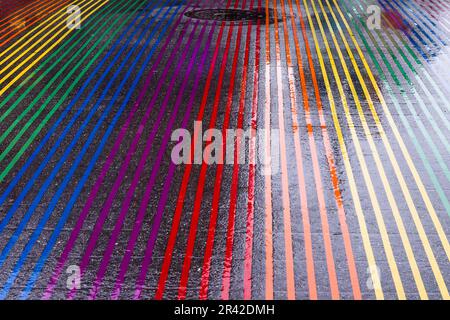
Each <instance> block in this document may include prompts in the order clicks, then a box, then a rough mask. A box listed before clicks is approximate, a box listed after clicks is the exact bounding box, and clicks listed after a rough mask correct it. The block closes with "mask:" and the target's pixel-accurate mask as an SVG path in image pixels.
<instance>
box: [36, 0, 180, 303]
mask: <svg viewBox="0 0 450 320" xmlns="http://www.w3.org/2000/svg"><path fill="white" fill-rule="evenodd" d="M170 4H172V2H170V3H169V4H168V5H169V6H168V7H167V9H166V10H165V11H164V14H163V16H162V17H161V18H160V19H161V20H159V21H158V23H157V24H156V25H155V26H154V27H153V28H151V29H152V32H151V34H150V35H149V36H147V38H146V41H145V44H144V46H143V47H142V49H141V50H140V51H139V53H138V54H137V57H136V58H135V59H134V61H133V63H132V64H131V67H129V70H128V72H127V74H126V75H125V78H124V79H123V80H122V82H121V83H120V85H119V87H118V89H117V90H116V92H115V94H114V97H113V99H112V100H111V102H110V103H109V104H108V107H107V108H110V107H111V106H112V104H113V103H114V101H115V100H116V99H117V97H118V95H119V93H120V91H121V90H122V88H123V86H124V84H125V82H126V80H127V79H128V78H129V77H130V75H131V72H132V71H133V69H134V67H135V66H136V64H137V62H138V61H139V59H140V57H141V56H142V54H143V53H144V52H145V49H146V47H147V46H148V44H149V43H150V41H151V40H152V38H153V37H154V36H155V34H156V32H157V31H158V28H160V27H161V24H162V23H163V21H164V19H165V18H167V16H168V15H169V12H170V11H171V8H172V7H171V6H170ZM163 8H165V7H164V6H161V7H160V9H158V12H157V13H155V16H154V17H159V15H160V14H161V11H162V10H163ZM179 10H180V6H176V10H175V11H174V12H173V13H172V14H170V17H169V18H168V21H167V23H166V24H165V25H164V26H163V27H162V28H161V29H160V33H159V35H158V37H157V39H156V41H155V42H154V44H153V45H152V47H151V50H150V52H149V53H148V55H147V56H146V58H145V61H144V63H143V65H142V66H141V68H140V69H139V71H138V76H137V77H135V78H134V81H133V83H132V85H131V86H130V87H129V89H128V91H127V95H126V97H125V100H124V101H123V103H122V104H121V106H120V107H119V110H118V112H117V114H116V115H115V117H114V119H113V121H112V122H111V123H110V125H109V127H108V129H107V131H106V133H105V135H104V136H103V137H102V139H101V141H100V144H99V147H98V148H97V150H96V153H95V155H94V158H93V159H95V160H92V161H91V162H90V165H89V167H88V168H87V170H86V171H85V174H84V175H83V178H82V180H80V183H79V184H78V185H77V190H76V192H75V193H74V194H73V195H72V197H71V206H73V204H74V202H75V201H76V198H77V197H78V195H79V193H80V192H81V189H82V186H83V185H84V183H85V182H86V180H87V178H88V177H89V174H90V172H91V171H92V169H93V167H94V166H95V162H96V160H97V159H98V157H99V156H100V154H101V151H102V150H103V148H104V147H105V144H106V142H107V139H108V138H109V136H110V134H111V132H112V131H113V129H114V127H115V125H116V123H117V121H118V120H119V118H120V116H121V114H122V112H123V111H124V109H125V107H126V104H127V102H128V101H129V99H130V98H131V95H132V94H133V91H134V89H135V88H136V86H137V84H138V82H139V79H140V76H141V75H142V74H143V72H144V69H145V66H146V65H147V64H148V62H149V61H150V58H151V57H152V56H153V54H154V52H155V50H156V49H157V48H158V45H159V43H160V42H161V40H162V37H163V36H164V35H165V33H166V31H167V28H168V27H169V26H170V25H171V23H172V21H173V19H174V18H175V17H176V15H177V13H178V11H179ZM149 13H151V11H148V13H147V15H148V14H149ZM145 20H146V18H144V19H143V20H142V21H145ZM151 20H153V19H151ZM150 24H151V22H150ZM146 29H148V27H146ZM143 36H144V33H143V34H141V36H140V38H142V37H143ZM137 43H139V41H138V42H137ZM131 53H132V51H131V52H130V54H131ZM130 54H129V55H130ZM125 61H126V60H125ZM125 61H124V62H125ZM101 121H103V120H102V119H101ZM100 124H101V122H99V123H98V124H97V126H96V127H97V129H98V126H99V125H100ZM95 131H96V130H95ZM95 131H93V132H92V133H91V135H90V138H89V143H88V144H87V147H85V148H84V149H83V150H82V152H81V153H80V154H79V155H78V157H77V159H76V160H75V163H74V165H73V166H72V172H73V171H75V170H76V167H77V166H78V165H79V163H80V162H81V160H82V157H83V155H84V153H85V152H86V151H87V148H88V147H89V144H90V143H91V142H92V139H93V138H94V135H93V134H95ZM70 177H71V176H70V175H68V176H66V178H65V181H64V182H65V183H66V185H67V183H68V182H69V180H70ZM64 188H65V186H64ZM64 188H63V189H61V188H60V189H59V190H58V193H59V194H57V199H58V198H59V197H60V195H61V193H62V191H63V190H64ZM70 209H71V207H70V208H67V207H66V210H69V211H70ZM75 240H76V239H73V241H75ZM68 245H71V244H70V243H69V244H66V247H67V246H68ZM65 252H67V251H65ZM67 254H68V252H67ZM66 258H67V256H64V255H63V256H61V259H60V261H61V260H62V259H66ZM62 267H63V265H61V264H60V262H59V263H58V265H57V267H56V269H55V271H54V274H53V277H52V279H51V281H50V283H49V284H48V286H47V290H46V294H45V295H44V298H49V297H50V296H51V292H52V290H53V288H54V286H55V284H56V282H57V280H58V277H59V275H60V272H61V269H62ZM83 271H84V270H83ZM72 294H74V291H72V292H71V293H69V295H68V298H70V297H71V295H72Z"/></svg>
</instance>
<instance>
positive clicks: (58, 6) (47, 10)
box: [0, 0, 70, 46]
mask: <svg viewBox="0 0 450 320" xmlns="http://www.w3.org/2000/svg"><path fill="white" fill-rule="evenodd" d="M69 2H70V0H67V1H66V0H65V1H63V2H61V3H59V4H57V3H54V4H52V5H50V6H49V7H48V8H45V12H41V13H40V14H38V16H37V19H32V20H31V21H29V22H28V23H27V25H26V26H25V28H23V29H20V30H15V29H11V30H9V31H8V32H7V33H5V34H3V35H2V36H0V40H2V39H4V38H5V37H6V36H8V35H9V34H11V33H12V34H11V35H10V36H9V37H8V38H6V39H4V40H3V41H2V42H1V43H0V46H4V45H5V44H7V43H8V42H9V41H11V40H12V39H14V38H15V37H17V36H18V35H20V34H21V33H22V32H24V31H25V30H26V29H29V28H30V27H31V26H33V25H34V24H36V23H38V22H39V21H41V20H43V19H46V18H48V16H49V15H50V14H51V13H52V12H55V11H57V10H59V9H61V8H62V7H63V6H64V5H67V4H68V3H69ZM52 6H55V7H53V8H52ZM43 9H44V8H42V7H39V8H37V9H35V10H34V11H33V12H32V13H30V15H33V14H35V12H37V11H43ZM14 31H16V32H14Z"/></svg>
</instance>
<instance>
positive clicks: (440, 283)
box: [319, 0, 450, 299]
mask: <svg viewBox="0 0 450 320" xmlns="http://www.w3.org/2000/svg"><path fill="white" fill-rule="evenodd" d="M319 1H321V0H319ZM326 1H327V3H328V6H329V8H330V10H332V8H331V6H330V4H329V2H328V0H326ZM333 1H334V3H335V5H336V7H337V8H338V10H339V12H340V15H341V17H342V19H343V21H344V23H345V25H346V27H347V30H348V31H349V33H350V35H351V39H352V40H353V42H354V44H355V46H356V48H357V50H358V54H359V56H360V57H361V60H362V61H363V63H364V66H365V68H366V70H367V73H368V74H369V77H370V81H371V82H372V85H373V87H374V88H375V91H376V93H377V96H378V98H379V100H380V102H381V105H382V107H383V111H384V112H385V114H386V116H387V119H388V122H389V124H390V126H391V128H392V131H393V133H394V135H395V137H396V139H397V141H398V143H399V145H400V148H401V150H402V154H403V156H404V157H405V159H406V162H407V164H408V167H409V169H410V170H411V172H412V174H413V176H414V179H415V181H416V184H417V186H418V188H419V191H420V193H421V195H422V198H423V200H424V202H425V205H426V206H427V210H428V212H429V214H430V217H431V219H432V221H433V223H434V226H435V228H436V230H437V232H438V235H439V238H440V240H441V242H442V245H443V247H444V250H445V252H446V254H447V258H448V259H450V255H449V254H450V248H449V243H448V240H447V237H446V235H445V232H444V230H443V228H442V225H441V223H440V221H439V219H438V217H437V215H436V212H435V210H434V207H433V205H432V204H431V201H430V199H429V196H428V194H427V192H426V189H425V186H424V185H423V183H422V180H421V178H420V176H419V174H418V172H417V169H416V168H415V166H414V163H413V161H412V159H411V156H410V154H409V152H408V149H407V148H406V145H405V143H404V141H403V139H402V137H401V135H400V133H399V131H398V128H397V126H396V124H395V121H394V120H393V118H392V115H391V113H390V111H389V108H388V107H387V105H386V102H385V100H384V97H383V94H382V93H381V90H380V88H379V87H378V84H377V83H376V80H375V78H374V76H373V74H372V72H371V70H370V67H369V65H368V64H367V61H366V59H365V58H364V55H363V53H362V51H361V49H360V47H359V45H358V43H357V42H356V40H355V37H354V35H353V33H351V30H350V28H349V26H348V24H347V21H346V20H345V17H344V16H343V14H342V11H341V10H340V8H339V5H338V4H337V2H336V0H333ZM331 12H332V14H333V15H334V13H333V11H331ZM335 21H336V20H335ZM337 26H338V28H339V31H340V32H341V33H342V30H341V29H340V25H339V23H337ZM343 40H344V43H345V45H346V47H347V51H348V52H349V55H351V60H352V63H353V64H354V65H355V64H356V62H355V59H354V56H353V55H352V53H351V50H350V48H349V46H348V43H347V41H346V40H345V38H343ZM355 71H356V72H357V74H358V77H361V73H360V72H359V69H357V68H355ZM363 90H364V92H365V93H366V92H367V95H368V90H367V87H366V86H365V85H364V86H363ZM369 107H370V109H371V111H372V114H373V117H374V119H375V122H376V125H377V127H378V129H379V130H380V133H381V138H382V139H383V143H384V144H385V147H386V150H387V152H388V156H389V158H390V160H391V163H392V165H393V167H394V171H395V173H396V176H397V178H398V179H399V182H400V187H401V188H402V192H403V194H404V196H405V198H406V202H407V205H408V208H409V209H410V211H411V215H412V218H413V220H414V224H415V225H416V228H417V231H418V233H419V237H420V239H421V241H422V244H423V246H424V249H425V253H426V255H427V258H428V260H429V262H430V265H431V268H432V270H433V273H434V276H435V278H436V281H437V283H438V286H439V290H440V292H441V294H442V297H443V298H444V299H449V298H450V296H449V293H448V290H447V287H446V284H445V281H444V279H443V277H442V274H441V271H440V268H439V265H438V264H437V262H436V259H435V256H434V254H433V250H432V249H431V245H430V243H429V241H428V237H427V235H426V232H425V230H424V228H423V225H422V222H421V220H420V217H419V214H418V212H417V209H416V207H415V205H414V202H413V200H412V197H411V194H410V193H409V190H408V187H407V185H406V182H405V180H404V178H403V175H402V173H401V171H400V168H399V166H398V163H397V161H396V160H395V156H394V153H393V151H392V148H391V147H390V144H389V140H388V139H387V137H386V134H385V132H384V130H383V127H382V125H381V122H380V119H379V118H378V115H377V113H376V110H375V108H374V106H373V103H372V101H369ZM419 276H420V275H419ZM423 290H424V289H423ZM419 293H420V294H421V296H422V294H423V292H422V293H421V292H420V287H419Z"/></svg>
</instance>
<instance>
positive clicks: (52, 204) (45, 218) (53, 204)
mask: <svg viewBox="0 0 450 320" xmlns="http://www.w3.org/2000/svg"><path fill="white" fill-rule="evenodd" d="M161 10H162V7H161ZM169 10H170V9H168V10H167V11H166V12H165V14H167V13H168V11H169ZM173 17H174V15H172V16H171V19H173ZM161 23H162V21H160V22H159V23H158V24H161ZM169 23H170V22H169ZM165 28H167V25H166V26H165ZM156 29H157V26H155V29H154V31H153V32H155V30H156ZM164 30H165V29H164ZM141 37H142V34H141ZM151 38H152V35H150V36H149V38H148V39H147V41H150V39H151ZM160 40H161V34H160V37H159V38H158V39H157V42H156V43H155V45H157V44H158V43H159V41H160ZM145 47H146V46H144V47H143V48H142V49H141V50H140V52H139V53H138V55H137V57H136V58H135V60H134V62H133V63H132V64H131V67H130V69H129V70H128V72H127V74H126V76H125V77H124V79H123V80H122V82H121V83H120V85H119V88H118V89H117V91H116V93H115V95H114V97H113V99H112V100H111V101H110V103H109V104H108V106H107V107H106V109H105V111H104V113H103V114H102V116H101V118H100V119H99V121H98V122H97V124H96V126H95V129H94V130H93V131H91V134H90V135H89V137H88V140H87V142H86V143H85V144H84V147H83V149H82V151H81V152H80V153H79V154H78V156H77V159H76V160H75V161H74V163H73V165H72V167H71V169H70V171H69V173H68V175H67V176H66V177H65V178H64V180H63V182H62V184H61V186H60V187H59V189H58V190H57V192H56V194H55V195H54V196H53V198H52V200H51V202H50V205H49V207H48V209H47V211H46V212H45V214H44V215H43V217H42V218H41V220H40V222H39V226H38V228H36V230H35V232H34V234H33V236H35V238H34V239H33V238H32V239H31V240H30V242H29V244H28V245H27V248H26V249H28V251H27V250H24V252H23V255H25V257H26V254H28V253H29V250H31V248H32V246H33V245H34V242H35V241H36V240H37V238H38V236H39V234H40V233H41V232H42V230H43V228H44V226H45V224H46V222H47V221H48V219H49V217H50V216H51V214H52V212H53V210H54V208H55V207H56V204H57V202H58V200H59V198H60V197H61V194H62V192H63V191H64V189H65V187H66V186H67V184H68V183H69V181H70V179H71V177H72V175H73V174H74V172H75V170H76V168H77V166H78V165H79V164H80V162H81V160H82V158H83V156H84V153H85V152H86V151H87V150H88V148H89V145H90V144H91V143H92V141H93V138H94V137H95V134H96V131H97V130H98V129H99V127H100V125H101V123H102V122H103V120H104V119H105V118H106V116H107V114H108V113H109V111H110V110H111V107H112V104H113V101H115V100H116V99H117V96H118V94H119V92H120V91H121V88H122V87H123V85H124V84H125V82H126V80H127V79H128V77H129V76H130V74H131V71H132V70H133V68H134V65H135V64H136V62H137V61H138V59H139V58H140V56H141V55H142V54H143V52H144V49H145ZM133 51H134V49H132V51H130V52H129V54H128V55H127V57H126V58H125V60H124V62H123V63H122V64H121V66H120V67H119V69H118V71H117V73H118V72H119V71H120V70H121V68H122V67H123V66H124V64H125V62H126V60H127V59H128V57H129V56H130V55H131V54H132V52H133ZM153 52H154V51H153ZM147 58H148V57H147ZM148 59H149V58H148ZM144 65H145V63H144ZM117 73H116V74H115V75H114V76H113V77H112V79H111V80H110V81H111V82H112V81H114V79H115V77H116V76H117ZM141 73H142V69H141ZM138 79H139V77H138V78H136V79H135V81H134V84H133V85H132V86H131V88H130V91H129V93H128V95H127V97H126V99H125V101H126V102H127V101H128V100H129V99H130V96H131V93H132V92H133V89H134V87H135V86H136V85H137V82H138ZM111 82H110V83H111ZM109 86H110V85H109V84H108V85H107V87H106V89H105V90H108V89H109ZM103 96H104V95H102V97H101V100H103ZM98 104H99V103H97V106H94V109H93V110H96V108H98ZM124 107H125V104H123V105H122V108H121V109H119V111H118V113H117V114H116V115H115V117H114V120H113V121H112V123H111V124H110V127H109V131H107V132H109V133H111V131H112V128H113V126H114V124H115V123H116V122H117V120H118V119H119V117H120V115H121V113H122V112H123V110H124ZM89 120H90V118H89V116H88V118H87V119H86V120H85V122H84V123H83V124H82V126H81V127H80V130H79V131H78V132H77V133H76V134H75V140H73V141H72V143H71V145H70V146H69V147H70V148H68V149H66V151H65V153H64V155H63V157H62V158H61V159H60V161H59V162H58V163H57V165H56V166H55V168H54V169H53V171H52V173H51V175H50V176H49V178H47V180H46V181H45V183H44V185H43V186H42V187H41V190H40V192H39V194H38V196H37V197H36V198H35V199H34V201H33V203H32V205H31V207H30V209H29V210H28V212H27V215H26V217H25V218H24V220H22V222H21V224H20V226H19V227H18V229H17V230H16V232H18V231H19V230H20V229H21V228H23V227H24V226H25V225H26V223H27V220H28V219H29V215H31V214H32V213H33V210H34V209H35V207H36V206H37V204H38V203H39V201H40V198H41V197H42V195H43V194H44V193H45V189H46V188H47V187H48V185H49V183H50V182H49V181H51V180H52V179H54V176H55V174H56V172H58V171H59V169H60V167H61V165H62V163H64V162H65V158H67V156H68V154H69V153H70V150H71V149H72V148H73V145H74V143H75V141H77V140H78V139H79V137H80V135H81V132H82V131H83V130H84V127H85V126H86V124H87V122H88V121H89ZM106 136H107V135H106ZM103 143H106V138H105V137H104V139H103ZM44 187H45V188H44ZM8 246H9V247H11V242H9V243H8ZM0 261H1V260H0ZM21 263H23V262H21V261H19V264H21ZM19 270H20V269H19ZM17 272H18V271H17ZM17 272H16V271H14V272H13V274H12V276H14V277H15V276H17V274H16V273H17ZM9 282H10V280H8V284H9ZM5 288H8V286H5Z"/></svg>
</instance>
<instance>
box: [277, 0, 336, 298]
mask: <svg viewBox="0 0 450 320" xmlns="http://www.w3.org/2000/svg"><path fill="white" fill-rule="evenodd" d="M281 8H282V18H283V21H282V24H283V31H284V32H283V34H284V43H285V51H286V63H287V69H288V82H289V92H290V103H291V116H292V128H293V132H292V133H293V138H294V150H295V160H296V167H297V179H298V188H299V190H298V191H299V196H300V213H301V216H302V222H303V234H304V241H305V255H306V271H307V277H308V291H309V297H310V299H317V285H316V275H315V270H314V258H313V252H312V239H311V225H310V219H309V210H308V200H307V192H306V182H305V177H304V173H303V172H304V169H303V161H302V158H303V155H302V150H301V144H300V138H299V135H300V132H299V124H298V120H297V112H298V111H297V109H298V108H297V101H296V95H297V92H296V89H295V80H294V75H293V73H294V72H293V65H292V59H291V53H290V48H289V44H288V41H289V39H288V35H287V30H286V28H287V27H286V21H285V20H286V13H285V9H284V1H283V0H282V1H281ZM277 14H278V10H277V9H276V5H275V4H274V16H275V19H274V20H275V21H274V24H275V30H278V29H279V26H278V18H277ZM275 42H276V48H278V47H279V46H280V44H279V40H278V39H277V38H275ZM277 50H278V49H277ZM302 80H304V79H302ZM302 89H303V88H302ZM303 98H304V97H303ZM304 101H305V100H304ZM313 152H314V151H313V150H311V157H313ZM313 166H315V163H313ZM315 169H316V168H314V173H315V175H314V182H315V184H316V186H320V182H318V181H317V176H316V174H317V171H315ZM317 192H318V194H317V195H318V201H319V211H320V218H321V222H322V228H323V230H324V232H323V235H324V238H323V239H324V245H325V257H326V262H327V271H328V274H329V280H330V291H331V296H332V298H333V299H338V298H339V287H338V284H337V276H336V269H335V265H334V257H333V249H332V248H331V241H330V238H329V226H328V219H327V216H326V212H324V209H325V208H324V207H323V203H321V200H322V199H323V197H322V198H321V195H320V194H319V192H323V190H317ZM324 214H325V216H324ZM327 235H328V236H327Z"/></svg>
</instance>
